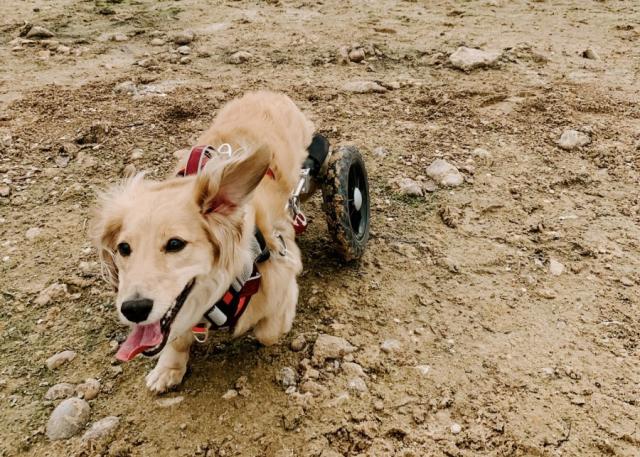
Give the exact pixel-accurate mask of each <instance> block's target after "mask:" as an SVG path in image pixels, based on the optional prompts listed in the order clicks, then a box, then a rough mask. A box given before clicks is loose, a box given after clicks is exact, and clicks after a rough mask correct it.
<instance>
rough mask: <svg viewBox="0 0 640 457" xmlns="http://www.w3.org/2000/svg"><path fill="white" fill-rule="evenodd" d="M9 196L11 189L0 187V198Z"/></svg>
mask: <svg viewBox="0 0 640 457" xmlns="http://www.w3.org/2000/svg"><path fill="white" fill-rule="evenodd" d="M9 195H11V187H9V186H5V185H0V197H8V196H9Z"/></svg>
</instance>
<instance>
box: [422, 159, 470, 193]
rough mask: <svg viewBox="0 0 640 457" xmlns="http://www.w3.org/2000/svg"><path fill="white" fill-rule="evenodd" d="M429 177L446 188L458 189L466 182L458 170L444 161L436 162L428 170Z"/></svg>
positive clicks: (437, 160) (438, 160)
mask: <svg viewBox="0 0 640 457" xmlns="http://www.w3.org/2000/svg"><path fill="white" fill-rule="evenodd" d="M426 173H427V176H429V177H430V178H431V179H433V180H434V181H435V182H436V183H437V184H439V185H441V186H445V187H457V186H459V185H461V184H462V183H463V182H464V177H463V176H462V174H461V173H460V172H459V171H458V169H457V168H456V167H455V166H453V165H451V164H450V163H449V162H447V161H446V160H444V159H436V160H434V161H433V162H432V163H431V165H429V167H427V170H426Z"/></svg>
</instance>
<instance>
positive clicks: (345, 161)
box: [322, 146, 369, 261]
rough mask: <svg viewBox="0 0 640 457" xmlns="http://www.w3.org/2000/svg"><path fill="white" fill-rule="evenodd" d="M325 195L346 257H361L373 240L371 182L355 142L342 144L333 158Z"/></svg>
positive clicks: (331, 225) (325, 206) (333, 233)
mask: <svg viewBox="0 0 640 457" xmlns="http://www.w3.org/2000/svg"><path fill="white" fill-rule="evenodd" d="M322 199H323V205H322V208H323V209H324V212H325V215H326V217H327V226H328V227H329V232H330V233H331V236H332V237H333V240H334V242H335V244H336V248H337V251H338V253H339V254H340V256H341V257H342V258H343V259H344V260H346V261H350V260H356V259H359V258H360V257H362V254H364V248H365V246H366V245H367V241H368V240H369V182H368V180H367V169H366V168H365V166H364V160H363V159H362V156H361V155H360V153H359V152H358V150H357V149H356V148H355V147H354V146H342V147H340V148H339V149H338V150H337V151H336V152H334V153H333V154H332V155H331V157H330V158H329V163H328V167H327V173H326V176H324V179H323V180H322Z"/></svg>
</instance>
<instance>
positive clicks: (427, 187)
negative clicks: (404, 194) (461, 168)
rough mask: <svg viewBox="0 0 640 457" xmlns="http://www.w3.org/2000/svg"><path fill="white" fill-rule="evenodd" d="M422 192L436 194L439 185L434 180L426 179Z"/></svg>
mask: <svg viewBox="0 0 640 457" xmlns="http://www.w3.org/2000/svg"><path fill="white" fill-rule="evenodd" d="M422 190H423V191H425V192H435V191H436V190H438V184H436V182H435V181H434V180H433V179H425V180H424V181H423V182H422Z"/></svg>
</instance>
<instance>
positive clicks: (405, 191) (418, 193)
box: [398, 178, 422, 197]
mask: <svg viewBox="0 0 640 457" xmlns="http://www.w3.org/2000/svg"><path fill="white" fill-rule="evenodd" d="M398 187H399V189H400V195H408V196H410V197H422V186H420V183H419V182H417V181H414V180H413V179H411V178H400V180H399V181H398Z"/></svg>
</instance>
